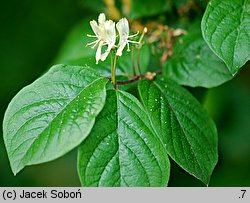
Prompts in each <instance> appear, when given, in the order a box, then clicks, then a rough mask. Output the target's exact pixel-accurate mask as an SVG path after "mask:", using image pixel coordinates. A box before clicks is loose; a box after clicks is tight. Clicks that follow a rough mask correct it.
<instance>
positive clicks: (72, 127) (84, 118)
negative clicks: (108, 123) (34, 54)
mask: <svg viewBox="0 0 250 203" xmlns="http://www.w3.org/2000/svg"><path fill="white" fill-rule="evenodd" d="M106 83H107V79H106V78H103V77H100V76H99V74H98V73H97V72H96V71H94V70H92V69H89V68H83V67H80V66H65V65H57V66H54V67H52V68H51V69H50V70H49V71H48V72H47V73H46V74H44V75H43V76H42V77H41V78H39V79H38V80H36V81H35V82H33V83H32V84H31V85H29V86H27V87H25V88H23V89H22V90H21V91H20V92H19V93H18V94H17V95H16V96H15V97H14V99H13V100H12V101H11V102H10V104H9V106H8V109H7V111H6V113H5V117H4V121H3V134H4V135H3V136H4V141H5V145H6V149H7V153H8V156H9V160H10V164H11V168H12V171H13V172H14V174H16V173H18V172H19V171H20V170H21V169H22V168H24V167H25V166H26V165H32V164H38V163H43V162H47V161H50V160H53V159H55V158H58V157H60V156H62V155H64V154H65V153H67V152H68V151H70V150H71V149H73V148H74V147H76V146H77V145H79V144H80V143H81V142H82V141H83V140H84V139H85V138H86V136H87V135H88V134H89V132H90V130H91V129H92V126H93V125H94V122H95V117H96V116H97V114H98V113H99V112H100V111H101V109H102V108H103V106H104V103H105V96H106V91H105V85H106Z"/></svg>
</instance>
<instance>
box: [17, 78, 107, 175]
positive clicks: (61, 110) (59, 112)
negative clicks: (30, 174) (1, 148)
mask: <svg viewBox="0 0 250 203" xmlns="http://www.w3.org/2000/svg"><path fill="white" fill-rule="evenodd" d="M103 78H104V77H100V78H97V79H95V80H94V81H92V82H91V83H89V84H88V85H87V86H85V87H84V88H83V89H82V90H81V91H80V92H79V93H78V94H76V95H75V97H73V98H72V99H70V100H69V102H68V103H67V104H66V105H65V106H64V107H63V108H62V109H60V111H58V113H56V114H55V116H54V118H53V119H52V120H51V122H50V123H49V124H48V125H47V126H46V127H45V128H44V129H43V131H42V132H41V133H40V134H38V135H37V136H36V138H35V139H34V140H33V142H32V143H31V144H30V146H29V147H28V149H27V151H26V152H25V153H24V155H23V157H22V159H20V161H19V164H18V166H17V168H19V166H20V165H21V163H22V162H23V160H24V159H25V157H26V155H27V154H28V153H29V151H30V149H31V148H32V145H33V144H34V143H35V142H36V140H37V139H38V137H40V136H41V135H42V134H43V133H44V131H45V130H46V129H47V128H48V127H49V126H50V125H51V123H52V122H53V121H54V120H55V119H56V118H57V116H58V115H60V114H61V112H63V111H64V110H65V109H66V108H67V107H68V106H69V105H70V104H71V103H72V102H73V101H75V99H76V98H77V97H78V96H79V95H81V94H82V92H83V91H84V90H86V89H87V88H88V87H90V86H91V85H92V84H94V83H95V82H97V81H99V80H101V79H103ZM18 170H19V169H17V172H18ZM17 172H16V173H17Z"/></svg>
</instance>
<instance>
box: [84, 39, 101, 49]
mask: <svg viewBox="0 0 250 203" xmlns="http://www.w3.org/2000/svg"><path fill="white" fill-rule="evenodd" d="M98 42H99V39H98V40H95V41H93V42H91V43H88V44H86V47H88V46H90V45H92V44H95V45H96V44H97V43H98ZM95 45H94V46H95Z"/></svg>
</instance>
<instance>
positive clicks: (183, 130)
mask: <svg viewBox="0 0 250 203" xmlns="http://www.w3.org/2000/svg"><path fill="white" fill-rule="evenodd" d="M153 83H154V84H155V86H156V87H157V88H158V89H159V90H160V91H161V93H162V94H163V95H164V97H165V98H166V100H167V102H168V105H169V107H170V109H171V111H172V112H173V114H174V116H175V118H176V120H177V121H178V123H179V125H180V127H181V130H182V132H183V134H184V135H185V138H186V140H187V142H188V144H189V146H190V149H191V150H192V152H193V155H194V157H195V159H196V162H197V164H198V166H199V167H200V169H201V172H202V176H203V177H206V175H204V171H203V169H202V167H201V165H200V163H199V161H198V159H197V157H196V155H195V153H194V150H193V147H192V145H191V144H190V141H189V139H188V138H187V135H186V131H185V129H184V127H183V126H182V124H181V122H180V121H179V119H178V117H177V115H176V113H175V111H174V110H173V107H172V105H171V103H170V102H169V100H168V99H167V96H166V95H165V93H164V91H163V90H162V88H161V87H160V86H159V85H158V84H157V82H156V81H153ZM193 175H194V174H193ZM194 176H196V175H194ZM197 178H198V177H197ZM199 179H200V178H199Z"/></svg>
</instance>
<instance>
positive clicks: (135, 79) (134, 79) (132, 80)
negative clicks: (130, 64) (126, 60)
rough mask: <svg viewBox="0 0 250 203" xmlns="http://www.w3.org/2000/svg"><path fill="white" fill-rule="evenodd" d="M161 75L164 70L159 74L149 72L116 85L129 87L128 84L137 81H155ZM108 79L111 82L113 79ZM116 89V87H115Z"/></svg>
mask: <svg viewBox="0 0 250 203" xmlns="http://www.w3.org/2000/svg"><path fill="white" fill-rule="evenodd" d="M161 74H162V70H160V71H157V72H153V73H151V72H147V73H146V74H144V75H141V76H135V77H134V78H133V79H131V80H125V81H116V84H117V85H128V84H131V83H134V82H137V81H138V80H140V79H141V78H145V79H147V80H153V79H154V77H155V76H156V75H161ZM149 75H150V76H151V77H149ZM108 79H109V80H110V81H111V78H110V77H108ZM115 89H116V87H115Z"/></svg>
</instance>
